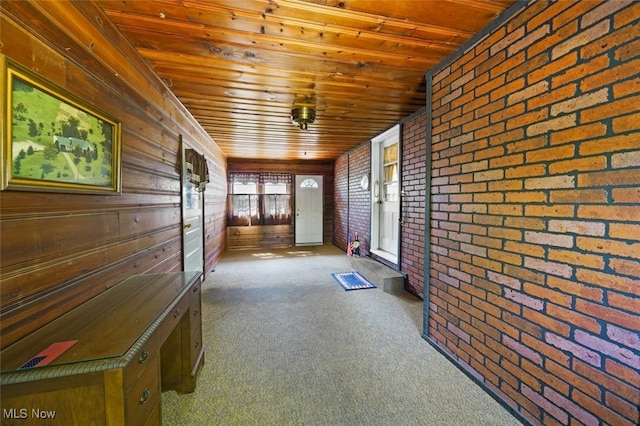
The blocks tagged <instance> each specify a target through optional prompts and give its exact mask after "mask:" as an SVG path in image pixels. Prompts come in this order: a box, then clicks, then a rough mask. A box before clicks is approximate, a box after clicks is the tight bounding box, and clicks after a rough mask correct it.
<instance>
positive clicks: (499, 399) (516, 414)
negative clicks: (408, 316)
mask: <svg viewBox="0 0 640 426" xmlns="http://www.w3.org/2000/svg"><path fill="white" fill-rule="evenodd" d="M422 338H423V339H424V340H426V341H427V343H429V344H430V345H431V346H433V348H434V349H435V350H437V351H438V352H440V353H441V354H442V355H444V356H445V358H447V360H449V362H451V363H452V364H453V365H455V366H456V367H457V368H458V370H460V371H462V372H463V373H464V374H465V375H466V376H467V377H469V378H470V379H471V380H473V382H474V383H476V384H477V385H478V386H480V387H481V388H482V389H483V390H484V391H485V392H487V393H488V394H489V395H490V396H491V397H492V398H493V399H495V400H496V401H497V402H498V404H500V405H502V406H503V407H504V408H505V409H506V410H507V411H509V412H510V413H511V414H512V415H513V417H515V418H516V419H517V420H518V421H519V422H521V423H522V424H523V425H525V426H533V423H531V422H530V421H529V420H527V419H526V418H525V417H524V416H523V415H522V414H521V413H520V412H519V411H518V410H516V409H515V408H514V407H513V406H512V405H511V404H509V403H508V402H507V401H506V400H505V399H504V398H502V397H501V396H500V395H498V394H497V393H496V392H495V391H494V390H493V389H491V388H490V387H488V386H487V385H486V384H484V383H483V382H482V381H480V380H479V379H478V378H477V377H476V376H474V375H473V374H472V373H471V372H470V371H469V370H467V369H466V368H464V366H463V365H462V364H461V363H459V362H458V360H457V359H455V358H454V357H452V356H451V354H450V353H448V352H447V351H445V350H444V349H442V348H441V347H440V346H438V343H437V342H435V341H433V340H432V339H431V338H430V337H429V336H428V335H426V334H425V333H422Z"/></svg>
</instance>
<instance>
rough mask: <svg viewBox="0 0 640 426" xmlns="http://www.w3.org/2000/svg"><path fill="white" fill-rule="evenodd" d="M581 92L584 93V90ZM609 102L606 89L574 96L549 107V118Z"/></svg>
mask: <svg viewBox="0 0 640 426" xmlns="http://www.w3.org/2000/svg"><path fill="white" fill-rule="evenodd" d="M583 91H585V89H584V88H583ZM609 100H610V98H609V91H608V89H606V88H605V89H600V90H598V91H595V92H591V93H586V94H584V95H582V96H576V97H574V98H571V99H568V100H565V101H561V102H558V103H556V104H553V105H551V116H552V117H555V116H557V115H560V114H564V113H568V112H574V111H577V110H581V109H585V108H587V107H591V106H594V105H600V104H603V103H606V102H608V101H609Z"/></svg>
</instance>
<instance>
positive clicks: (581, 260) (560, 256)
mask: <svg viewBox="0 0 640 426" xmlns="http://www.w3.org/2000/svg"><path fill="white" fill-rule="evenodd" d="M547 258H548V259H549V260H552V261H556V262H561V263H568V264H569V265H576V266H585V267H587V268H593V269H602V268H604V258H603V256H598V255H594V254H587V253H581V252H577V251H571V250H558V249H551V248H550V249H549V251H548V253H547Z"/></svg>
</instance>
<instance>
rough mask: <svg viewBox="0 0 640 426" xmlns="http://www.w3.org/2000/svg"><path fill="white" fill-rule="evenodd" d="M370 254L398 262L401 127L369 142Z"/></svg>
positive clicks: (392, 129) (396, 127)
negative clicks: (370, 179) (370, 183)
mask: <svg viewBox="0 0 640 426" xmlns="http://www.w3.org/2000/svg"><path fill="white" fill-rule="evenodd" d="M371 160H372V161H371V176H372V181H373V183H372V185H371V189H372V191H373V196H372V197H371V201H372V204H371V251H372V252H373V253H374V254H376V255H378V256H380V257H383V258H385V259H387V260H389V261H391V262H394V263H397V260H398V259H397V257H398V245H399V235H400V127H399V126H395V127H393V128H391V129H389V130H388V131H386V132H385V133H383V134H381V135H379V136H378V137H376V138H374V139H373V140H372V141H371Z"/></svg>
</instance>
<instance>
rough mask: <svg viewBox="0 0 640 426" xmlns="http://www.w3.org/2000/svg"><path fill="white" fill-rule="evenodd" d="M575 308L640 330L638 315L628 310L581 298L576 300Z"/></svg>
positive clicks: (586, 313) (595, 316) (631, 328)
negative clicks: (623, 310) (624, 310)
mask: <svg viewBox="0 0 640 426" xmlns="http://www.w3.org/2000/svg"><path fill="white" fill-rule="evenodd" d="M575 309H576V311H578V312H581V313H583V314H585V315H591V316H593V317H594V318H606V319H607V321H609V322H611V323H613V324H616V325H619V326H620V327H624V328H628V329H630V330H636V331H640V324H638V316H637V315H632V314H627V313H626V312H622V311H619V310H616V309H612V308H608V307H606V306H601V305H598V304H595V303H591V302H588V301H586V300H581V299H577V300H576V304H575Z"/></svg>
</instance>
